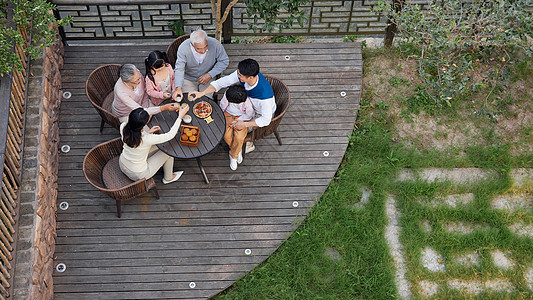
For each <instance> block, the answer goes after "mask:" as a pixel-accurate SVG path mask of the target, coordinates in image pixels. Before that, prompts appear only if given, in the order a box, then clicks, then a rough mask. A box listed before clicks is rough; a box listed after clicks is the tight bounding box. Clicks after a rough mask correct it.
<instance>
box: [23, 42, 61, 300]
mask: <svg viewBox="0 0 533 300" xmlns="http://www.w3.org/2000/svg"><path fill="white" fill-rule="evenodd" d="M62 66H63V45H62V44H61V42H57V43H56V44H54V45H53V46H51V47H49V48H46V49H45V50H44V51H43V55H41V56H40V57H39V58H38V59H36V60H34V61H33V62H32V64H31V67H30V75H31V76H30V79H29V88H28V99H27V102H26V107H25V109H26V126H25V128H24V155H23V168H22V187H21V195H20V212H19V214H20V216H19V227H18V234H17V249H16V262H15V277H14V283H13V285H14V291H13V298H14V299H53V282H52V273H53V268H54V261H53V255H54V251H55V237H56V219H55V216H56V208H57V206H56V200H57V172H58V165H59V156H58V148H59V126H58V117H59V105H60V103H61V97H60V88H61V75H60V72H59V70H60V68H62Z"/></svg>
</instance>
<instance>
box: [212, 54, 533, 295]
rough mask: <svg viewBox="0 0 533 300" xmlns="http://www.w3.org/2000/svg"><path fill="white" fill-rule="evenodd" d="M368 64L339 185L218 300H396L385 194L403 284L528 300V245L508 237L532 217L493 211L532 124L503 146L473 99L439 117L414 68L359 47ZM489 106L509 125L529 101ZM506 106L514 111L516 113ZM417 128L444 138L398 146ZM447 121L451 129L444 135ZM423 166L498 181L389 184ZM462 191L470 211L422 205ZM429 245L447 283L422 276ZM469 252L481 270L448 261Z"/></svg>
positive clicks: (524, 69)
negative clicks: (498, 288)
mask: <svg viewBox="0 0 533 300" xmlns="http://www.w3.org/2000/svg"><path fill="white" fill-rule="evenodd" d="M364 55H365V67H364V70H365V74H364V77H363V81H364V86H365V90H363V92H362V101H361V109H360V110H359V113H358V120H357V124H356V130H354V132H353V134H352V135H351V136H350V142H349V146H348V149H347V152H346V154H345V158H344V162H343V163H342V165H341V167H340V168H339V170H338V171H337V174H336V176H335V178H334V179H333V181H332V182H331V184H330V186H329V187H328V189H327V190H326V192H325V193H324V195H323V196H322V197H321V199H320V200H319V201H317V203H316V205H315V207H314V208H313V209H312V210H311V212H310V214H309V215H308V217H307V218H306V220H305V221H304V222H303V223H302V224H301V226H299V227H298V228H297V229H296V230H295V232H294V233H293V234H292V235H291V237H290V238H289V239H288V240H287V241H286V242H284V243H283V245H281V246H280V248H279V249H278V250H277V251H276V252H275V253H274V254H273V255H272V256H270V257H269V258H268V259H267V260H266V261H265V262H264V263H262V264H261V265H260V266H258V267H256V268H255V269H254V270H252V271H251V272H250V273H249V274H247V275H246V276H244V277H243V278H242V279H241V280H239V281H238V282H237V283H235V284H234V285H233V286H232V287H231V288H230V289H228V290H227V291H225V292H223V293H221V294H220V295H218V296H217V297H216V299H395V298H397V290H396V286H395V283H394V265H393V263H392V257H391V256H390V254H389V250H388V246H387V243H386V241H385V238H384V231H385V226H386V225H387V222H388V221H387V216H386V215H385V201H386V197H387V195H389V194H393V195H395V197H396V199H397V206H398V208H399V209H400V211H401V212H402V216H401V218H400V224H401V226H402V234H401V236H400V240H401V242H402V244H403V245H404V250H405V257H406V260H407V269H408V270H407V279H408V280H409V281H410V282H411V283H416V282H418V281H419V280H421V279H423V280H429V281H433V282H439V283H443V282H446V281H447V280H449V279H462V280H481V281H486V280H491V279H495V280H502V278H503V279H506V280H509V282H511V283H512V284H513V286H514V287H515V289H514V290H513V291H512V292H511V293H505V292H483V293H481V294H479V295H478V296H477V298H479V299H502V298H513V299H528V298H529V299H531V298H533V291H532V290H531V289H529V288H528V287H527V286H526V284H525V283H524V279H523V278H524V277H523V272H524V270H525V268H526V267H533V264H532V262H531V257H533V243H531V239H527V238H521V237H517V236H516V235H514V234H513V233H511V232H510V230H509V229H508V226H509V225H510V224H514V223H516V222H519V221H521V222H524V223H525V224H532V223H533V212H532V211H531V209H529V210H524V211H519V212H517V213H509V212H505V211H497V210H495V209H493V208H492V207H491V205H490V203H491V201H492V199H493V198H494V197H495V196H496V195H498V194H502V193H514V192H518V191H513V190H510V188H511V180H510V178H509V172H510V171H511V169H513V168H517V167H531V166H532V165H533V153H532V151H523V152H518V153H516V152H513V150H514V149H516V145H517V144H518V143H523V142H525V143H526V144H527V143H529V146H531V144H532V139H531V131H532V129H531V128H532V126H531V125H525V126H522V127H520V128H519V129H518V131H517V132H518V136H517V137H516V139H509V137H508V136H507V134H508V133H509V132H506V131H504V130H503V129H502V128H500V127H499V123H497V122H496V123H495V122H493V121H491V120H489V119H488V118H487V119H477V118H475V117H474V116H473V115H472V114H471V113H465V111H467V110H469V109H470V110H473V109H474V108H475V107H472V103H471V101H470V100H472V99H474V98H472V99H464V103H462V104H460V105H457V106H454V107H451V108H449V109H447V110H445V111H443V110H440V111H439V110H437V109H436V108H435V107H432V106H431V103H430V102H428V99H425V98H424V96H423V94H422V95H421V94H420V93H419V88H417V87H418V84H419V82H418V81H417V79H416V77H415V76H414V75H413V72H412V70H413V68H412V67H409V65H410V63H409V61H407V60H405V57H403V56H402V55H401V54H400V53H398V52H396V51H392V52H390V51H386V50H384V49H377V50H372V49H366V50H365V52H364ZM398 61H401V67H392V68H391V66H397V62H398ZM415 69H416V68H415ZM532 70H533V65H532V63H531V61H527V62H525V63H520V64H517V65H516V66H515V68H514V70H513V71H512V74H511V82H510V83H509V85H511V86H512V85H513V84H518V85H520V84H524V82H526V83H525V84H526V85H527V86H528V88H529V87H530V85H531V83H529V82H528V78H530V77H531V74H533V71H532ZM529 81H530V80H529ZM512 95H516V98H513V97H515V96H512ZM495 96H496V97H501V99H502V100H501V101H502V102H505V103H503V104H502V107H505V111H506V113H507V114H508V115H507V118H512V117H513V116H514V115H517V114H518V113H517V112H516V107H528V106H527V105H528V104H527V103H526V102H525V101H529V100H527V99H530V98H531V92H529V96H528V95H526V96H524V95H522V94H520V95H519V94H517V93H514V92H512V91H509V90H503V91H501V92H498V93H496V95H495ZM409 99H410V100H409ZM472 101H473V102H476V101H477V100H472ZM476 103H477V102H476ZM409 105H411V106H409ZM474 106H475V105H474ZM512 107H515V109H514V112H513V109H512ZM428 112H429V113H428ZM507 120H508V119H507ZM423 122H428V123H430V124H434V126H441V127H442V128H440V129H439V130H433V131H430V133H424V132H423V130H420V132H415V133H413V134H412V135H410V136H400V133H401V130H402V129H401V128H400V127H399V126H412V124H416V125H417V126H422V125H424V124H421V123H423ZM450 122H455V123H453V124H452V125H449V124H451V123H450ZM432 126H433V125H432ZM446 126H447V127H446ZM451 127H453V128H455V127H459V128H460V127H468V128H461V131H459V132H457V131H452V130H450V128H451ZM459 135H462V136H463V137H464V138H468V139H469V140H468V143H460V142H457V143H455V142H454V138H457V136H459ZM442 140H445V142H448V141H450V140H451V141H452V142H450V143H449V144H445V145H444V146H443V147H431V145H435V144H437V143H441V142H442ZM421 145H422V146H421ZM525 149H530V148H528V147H526V148H525ZM428 167H438V168H462V167H477V168H481V169H487V170H492V171H495V172H496V174H497V176H495V178H491V179H490V180H485V181H482V182H478V183H473V184H452V183H451V182H446V181H444V182H433V183H427V182H424V181H420V180H418V181H408V182H397V181H395V180H393V179H394V178H396V176H397V174H398V172H399V171H400V170H401V169H403V168H412V169H414V170H417V169H420V168H428ZM363 187H366V188H368V189H370V190H371V191H372V193H371V196H370V198H369V202H368V203H367V204H365V205H357V204H359V202H360V201H361V195H362V188H363ZM524 189H525V190H524ZM524 191H525V192H526V193H529V194H531V193H532V192H533V187H529V186H526V187H525V188H523V189H522V190H521V191H520V192H524ZM458 193H473V195H474V201H473V202H472V203H469V204H466V205H460V206H458V207H457V208H451V207H448V206H445V205H437V206H432V205H429V202H431V201H432V199H435V198H439V197H444V196H446V195H450V194H458ZM425 222H427V223H428V224H429V225H430V226H431V228H432V230H431V231H430V232H426V231H425V230H424V228H423V225H422V224H424V223H425ZM449 222H463V223H468V224H481V225H479V226H480V227H479V228H478V229H477V230H474V231H473V232H472V233H469V234H457V233H453V232H449V231H448V230H446V226H447V224H448V223H449ZM426 247H431V248H433V249H435V250H436V251H437V252H438V253H440V254H441V255H442V256H443V258H444V262H446V268H447V271H446V272H445V273H438V272H436V273H434V272H430V271H428V270H427V269H426V268H425V267H423V266H422V264H421V262H420V257H421V252H422V250H423V249H424V248H426ZM328 249H330V250H331V249H334V250H335V251H337V252H338V253H339V254H340V258H339V259H332V258H330V257H329V256H328V255H326V252H327V251H328ZM496 249H499V250H501V251H503V252H507V251H509V253H511V257H512V259H513V261H514V262H515V263H516V264H517V265H518V267H516V268H512V269H510V270H507V271H503V270H501V269H498V268H496V267H495V266H494V263H493V262H492V258H491V255H490V252H491V251H493V250H496ZM465 253H477V254H478V255H479V257H480V259H479V265H477V266H472V267H465V266H464V265H461V264H458V263H454V257H455V256H457V255H461V254H465ZM417 289H418V287H417V286H416V284H413V287H412V290H411V291H412V292H413V295H414V297H415V298H420V296H419V295H418V294H417ZM471 297H472V295H471V294H464V293H461V292H459V291H457V290H454V289H450V288H449V287H447V286H446V285H441V288H440V289H439V291H438V293H437V294H436V295H435V298H436V299H469V298H471Z"/></svg>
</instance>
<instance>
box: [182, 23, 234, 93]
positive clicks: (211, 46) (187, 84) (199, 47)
mask: <svg viewBox="0 0 533 300" xmlns="http://www.w3.org/2000/svg"><path fill="white" fill-rule="evenodd" d="M176 57H177V58H176V67H175V68H174V75H175V81H176V90H175V91H174V94H173V98H174V99H175V98H176V97H177V96H179V97H183V93H188V92H192V91H203V90H205V89H206V88H207V87H208V86H209V84H210V83H211V81H213V78H214V77H215V76H217V75H218V74H220V73H222V71H224V70H225V69H226V68H227V67H228V64H229V58H228V55H227V54H226V50H224V47H223V46H222V44H220V42H218V41H217V40H216V39H214V38H211V37H208V36H207V34H206V33H205V31H203V30H201V29H199V30H196V31H193V32H192V33H191V37H190V38H189V39H188V40H185V41H184V42H183V43H181V45H180V46H179V48H178V53H177V55H176ZM207 96H209V97H212V96H213V93H210V94H208V95H207Z"/></svg>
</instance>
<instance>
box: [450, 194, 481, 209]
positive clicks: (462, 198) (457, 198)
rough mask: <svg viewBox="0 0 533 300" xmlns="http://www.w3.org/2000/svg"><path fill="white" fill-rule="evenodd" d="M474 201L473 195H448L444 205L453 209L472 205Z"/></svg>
mask: <svg viewBox="0 0 533 300" xmlns="http://www.w3.org/2000/svg"><path fill="white" fill-rule="evenodd" d="M472 201H474V194H473V193H466V194H453V195H448V196H446V197H445V198H444V203H446V205H448V206H451V207H457V206H458V205H467V204H469V203H472Z"/></svg>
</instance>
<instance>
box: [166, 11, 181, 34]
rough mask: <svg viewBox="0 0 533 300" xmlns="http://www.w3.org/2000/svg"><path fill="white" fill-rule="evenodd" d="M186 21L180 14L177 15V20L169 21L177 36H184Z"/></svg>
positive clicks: (169, 25)
mask: <svg viewBox="0 0 533 300" xmlns="http://www.w3.org/2000/svg"><path fill="white" fill-rule="evenodd" d="M184 26H185V21H184V20H183V19H182V18H181V16H180V15H176V20H172V21H168V27H169V28H170V29H171V30H172V32H174V35H175V36H182V35H184V34H185V30H184Z"/></svg>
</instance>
